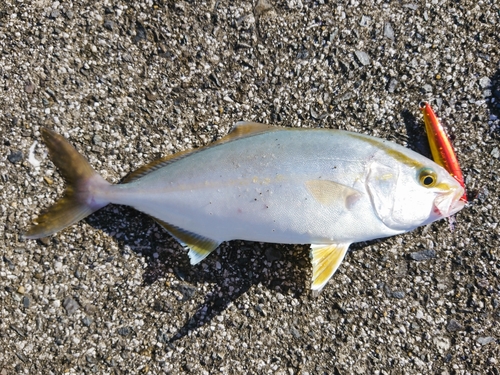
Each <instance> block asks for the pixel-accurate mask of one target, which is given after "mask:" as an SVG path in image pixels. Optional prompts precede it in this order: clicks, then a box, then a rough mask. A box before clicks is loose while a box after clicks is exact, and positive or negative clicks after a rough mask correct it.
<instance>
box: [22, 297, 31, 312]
mask: <svg viewBox="0 0 500 375" xmlns="http://www.w3.org/2000/svg"><path fill="white" fill-rule="evenodd" d="M30 304H31V301H30V299H29V297H26V296H24V297H23V307H24V308H25V309H27V308H29V307H30Z"/></svg>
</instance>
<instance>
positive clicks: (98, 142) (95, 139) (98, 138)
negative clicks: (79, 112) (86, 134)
mask: <svg viewBox="0 0 500 375" xmlns="http://www.w3.org/2000/svg"><path fill="white" fill-rule="evenodd" d="M92 143H93V144H95V145H96V146H102V138H101V136H100V135H97V134H95V135H94V137H92Z"/></svg>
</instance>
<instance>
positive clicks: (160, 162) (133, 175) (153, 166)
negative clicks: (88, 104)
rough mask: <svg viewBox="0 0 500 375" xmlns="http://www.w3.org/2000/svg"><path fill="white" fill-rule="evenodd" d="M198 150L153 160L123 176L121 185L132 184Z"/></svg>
mask: <svg viewBox="0 0 500 375" xmlns="http://www.w3.org/2000/svg"><path fill="white" fill-rule="evenodd" d="M199 150H200V149H194V150H185V151H180V152H177V153H175V154H172V155H167V156H164V157H162V158H160V159H156V160H153V161H152V162H150V163H148V164H146V165H143V166H142V167H140V168H138V169H136V170H135V171H133V172H130V173H129V174H128V175H127V176H125V178H124V179H123V180H122V181H121V183H122V184H125V183H127V182H132V181H134V180H137V179H139V178H141V177H142V176H144V175H147V174H148V173H150V172H153V171H155V170H157V169H159V168H161V167H164V166H165V165H168V164H170V163H172V162H173V161H175V160H178V159H181V158H183V157H185V156H187V155H189V154H192V153H193V152H198V151H199Z"/></svg>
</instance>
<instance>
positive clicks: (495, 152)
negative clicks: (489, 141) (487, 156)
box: [491, 147, 500, 159]
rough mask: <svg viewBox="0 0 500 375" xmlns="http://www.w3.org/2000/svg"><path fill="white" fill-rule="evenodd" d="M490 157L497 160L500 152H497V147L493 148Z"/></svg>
mask: <svg viewBox="0 0 500 375" xmlns="http://www.w3.org/2000/svg"><path fill="white" fill-rule="evenodd" d="M491 156H492V157H494V158H495V159H498V158H499V157H500V151H499V150H498V147H495V148H494V149H493V150H491Z"/></svg>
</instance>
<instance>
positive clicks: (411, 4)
mask: <svg viewBox="0 0 500 375" xmlns="http://www.w3.org/2000/svg"><path fill="white" fill-rule="evenodd" d="M403 8H408V9H411V10H417V9H418V5H417V4H413V3H410V4H404V5H403Z"/></svg>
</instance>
